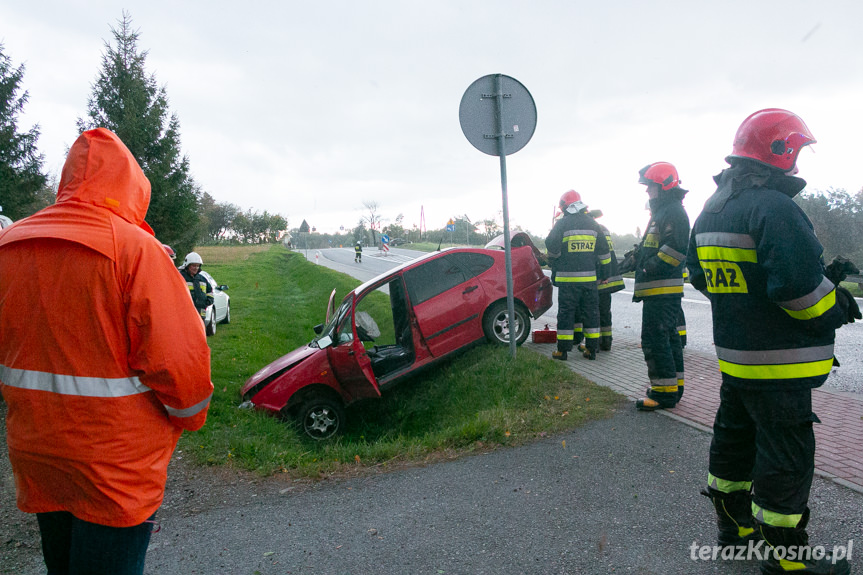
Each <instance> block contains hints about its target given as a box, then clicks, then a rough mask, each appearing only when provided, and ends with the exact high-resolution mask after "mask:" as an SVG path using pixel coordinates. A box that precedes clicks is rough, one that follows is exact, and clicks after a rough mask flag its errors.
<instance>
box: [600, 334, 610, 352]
mask: <svg viewBox="0 0 863 575" xmlns="http://www.w3.org/2000/svg"><path fill="white" fill-rule="evenodd" d="M599 349H601V350H602V351H611V336H610V335H603V336H601V337H600V338H599Z"/></svg>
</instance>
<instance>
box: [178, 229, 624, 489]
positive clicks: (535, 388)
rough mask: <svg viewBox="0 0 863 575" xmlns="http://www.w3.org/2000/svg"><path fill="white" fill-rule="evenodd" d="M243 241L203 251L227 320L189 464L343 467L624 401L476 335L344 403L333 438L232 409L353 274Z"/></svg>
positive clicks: (553, 423) (517, 430) (588, 416)
mask: <svg viewBox="0 0 863 575" xmlns="http://www.w3.org/2000/svg"><path fill="white" fill-rule="evenodd" d="M242 249H243V248H235V247H218V248H208V250H223V253H220V254H208V255H209V256H210V259H209V260H208V259H207V258H206V257H204V256H203V254H202V257H204V262H205V264H204V265H205V268H206V269H207V270H208V271H209V272H210V273H211V274H212V275H213V277H214V278H215V279H216V281H218V282H219V283H224V284H228V285H229V286H230V288H229V290H228V293H229V295H230V296H231V316H232V317H231V324H229V325H221V326H219V329H218V331H217V333H216V335H215V336H213V337H210V338H208V342H209V344H210V347H211V352H212V361H211V365H212V379H213V384H214V386H215V392H214V395H213V400H212V403H211V406H210V412H209V417H208V419H207V424H206V425H205V426H204V428H203V429H201V430H200V431H198V432H194V433H185V434H184V435H183V437H182V439H181V442H180V447H179V449H181V450H183V452H184V454H186V455H190V456H192V457H193V459H194V460H196V461H198V462H199V463H202V464H209V465H223V464H227V465H232V466H236V467H240V468H243V469H249V470H254V471H256V472H258V473H260V474H264V475H267V474H272V473H276V472H281V473H287V474H289V475H290V476H292V477H321V476H326V475H329V474H335V473H353V472H357V471H360V470H362V469H363V468H365V467H370V466H388V465H395V464H410V463H416V462H424V461H430V460H435V459H439V458H448V457H453V456H457V455H459V454H462V453H466V452H470V451H476V450H486V449H493V448H496V447H498V446H508V445H518V444H521V443H524V442H526V441H530V440H533V439H535V438H538V437H543V436H546V435H550V434H554V433H558V432H561V431H565V430H568V429H572V428H574V427H578V426H579V425H581V424H583V423H585V422H587V421H590V420H594V419H600V418H604V417H608V416H609V415H611V413H613V411H614V409H615V408H616V407H617V406H618V405H619V404H620V402H621V401H622V398H621V396H619V395H617V394H615V393H614V392H612V391H610V390H608V389H606V388H603V387H600V386H597V385H594V384H592V383H590V382H588V381H587V380H585V379H583V378H581V377H580V376H578V375H577V374H575V373H573V372H572V371H571V370H570V369H568V368H567V367H566V366H565V365H562V364H560V363H556V362H552V361H550V360H548V359H547V358H545V357H543V356H541V355H540V354H537V353H535V352H532V351H530V350H527V349H519V351H518V354H517V357H516V359H515V360H513V359H512V358H510V357H509V349H508V348H503V347H494V346H491V345H486V344H482V345H477V346H475V347H473V348H471V349H469V350H467V351H466V352H464V353H461V354H457V355H456V356H455V357H453V358H451V359H447V360H444V361H442V362H439V363H437V364H435V365H434V366H432V367H430V368H428V369H426V370H424V371H423V372H421V373H419V374H416V375H414V376H413V377H412V378H410V379H408V380H406V381H404V382H402V383H400V384H398V385H397V386H395V387H394V388H392V389H389V390H387V391H385V392H384V394H383V397H382V398H381V399H380V400H366V401H363V402H359V403H358V404H356V405H354V406H351V407H350V408H348V410H347V417H348V426H347V430H346V433H345V434H344V435H343V436H341V437H338V438H336V439H334V440H330V441H323V442H316V441H313V440H310V439H307V438H305V437H304V436H303V435H301V434H300V432H299V431H298V430H297V429H296V428H295V426H294V425H291V424H290V423H285V422H281V421H280V420H278V419H277V418H275V417H272V416H269V415H266V414H263V413H257V412H252V411H247V410H239V409H237V405H238V404H239V403H240V401H241V398H240V388H241V387H242V385H243V383H244V382H245V381H246V379H248V377H250V376H251V375H252V374H253V373H255V372H256V371H257V370H258V369H260V368H261V367H263V366H265V365H266V364H267V363H269V362H271V361H273V360H275V359H277V358H278V357H280V356H281V355H283V354H285V353H287V352H289V351H291V350H293V349H295V348H297V347H299V346H301V345H304V344H306V343H307V342H308V341H309V340H311V338H312V336H313V331H312V327H313V326H314V325H316V324H318V323H321V322H322V321H323V319H324V314H325V308H326V302H327V299H328V297H329V294H330V291H331V290H332V289H333V288H336V290H337V294H336V298H337V303H338V301H341V299H342V298H343V297H344V295H345V294H346V293H347V292H348V291H350V290H351V289H353V288H354V287H356V286H357V285H358V284H359V282H358V281H357V280H355V279H353V278H351V277H349V276H347V275H344V274H340V273H337V272H334V271H332V270H329V269H327V268H324V267H322V266H316V265H314V264H313V263H310V262H307V261H306V260H305V258H303V257H302V256H301V255H299V254H294V253H290V252H288V251H287V250H286V249H285V248H283V247H281V246H273V247H271V248H270V249H268V250H266V251H258V252H255V253H247V252H244V251H242ZM199 253H200V252H199ZM208 261H213V262H219V263H213V264H208ZM223 262H224V263H223Z"/></svg>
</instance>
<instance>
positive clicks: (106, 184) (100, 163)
mask: <svg viewBox="0 0 863 575" xmlns="http://www.w3.org/2000/svg"><path fill="white" fill-rule="evenodd" d="M70 201H74V202H84V203H87V204H93V205H94V206H99V207H101V208H105V209H107V210H109V211H110V212H113V213H114V214H116V215H118V216H119V217H121V218H123V219H124V220H126V221H127V222H130V223H132V224H135V225H136V226H139V227H141V228H142V229H144V230H145V231H147V232H148V233H150V234H153V229H152V228H151V227H150V226H149V224H147V222H145V221H144V217H145V216H146V215H147V208H148V207H149V206H150V181H149V180H148V179H147V176H145V175H144V172H143V170H141V167H140V166H139V165H138V162H137V161H136V160H135V157H134V156H133V155H132V152H130V151H129V148H127V147H126V145H125V144H123V142H122V141H121V140H120V138H118V137H117V135H116V134H114V133H113V132H111V131H110V130H107V129H105V128H96V129H95V130H88V131H86V132H84V133H83V134H81V135H80V136H79V137H78V139H77V140H76V141H75V143H74V144H72V148H71V149H70V150H69V155H68V156H67V157H66V163H65V164H64V165H63V173H62V175H61V176H60V187H59V189H58V190H57V203H58V204H59V203H62V202H70Z"/></svg>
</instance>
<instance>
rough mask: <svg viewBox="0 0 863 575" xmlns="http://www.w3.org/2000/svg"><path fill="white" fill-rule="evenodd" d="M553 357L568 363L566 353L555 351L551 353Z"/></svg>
mask: <svg viewBox="0 0 863 575" xmlns="http://www.w3.org/2000/svg"><path fill="white" fill-rule="evenodd" d="M551 357H552V358H554V359H559V360H560V361H566V352H565V351H559V350H555V351H553V352H551Z"/></svg>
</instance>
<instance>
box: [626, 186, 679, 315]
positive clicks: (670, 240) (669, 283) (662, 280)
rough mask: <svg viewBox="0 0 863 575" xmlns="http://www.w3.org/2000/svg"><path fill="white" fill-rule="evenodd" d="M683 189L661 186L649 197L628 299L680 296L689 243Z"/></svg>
mask: <svg viewBox="0 0 863 575" xmlns="http://www.w3.org/2000/svg"><path fill="white" fill-rule="evenodd" d="M684 195H686V190H684V189H682V188H672V189H670V190H663V191H661V192H660V193H659V197H657V198H653V199H652V200H650V223H648V224H647V231H646V232H645V233H644V238H643V239H642V241H641V245H640V246H639V250H638V258H637V260H636V262H635V263H636V267H635V287H634V290H633V295H632V301H636V302H638V301H641V300H643V299H644V298H648V297H677V298H682V297H683V270H684V268H685V267H686V266H685V265H684V264H685V262H686V249H687V246H688V244H689V216H687V215H686V210H684V209H683V196H684Z"/></svg>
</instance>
